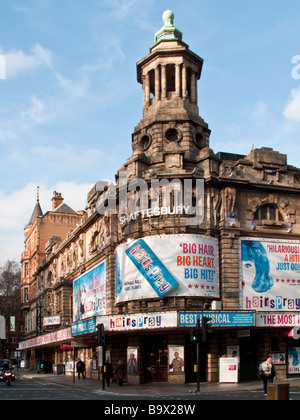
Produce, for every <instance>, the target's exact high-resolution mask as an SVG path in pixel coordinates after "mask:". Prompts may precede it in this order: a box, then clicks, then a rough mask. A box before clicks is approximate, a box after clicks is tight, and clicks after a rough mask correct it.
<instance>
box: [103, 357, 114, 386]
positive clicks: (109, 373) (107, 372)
mask: <svg viewBox="0 0 300 420" xmlns="http://www.w3.org/2000/svg"><path fill="white" fill-rule="evenodd" d="M102 372H103V375H104V379H105V381H106V385H107V386H109V384H110V380H111V378H112V377H113V376H114V369H113V365H112V364H111V363H110V361H109V359H106V361H105V363H104V369H102Z"/></svg>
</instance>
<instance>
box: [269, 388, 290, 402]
mask: <svg viewBox="0 0 300 420" xmlns="http://www.w3.org/2000/svg"><path fill="white" fill-rule="evenodd" d="M289 392H290V384H269V385H268V400H270V401H286V400H289Z"/></svg>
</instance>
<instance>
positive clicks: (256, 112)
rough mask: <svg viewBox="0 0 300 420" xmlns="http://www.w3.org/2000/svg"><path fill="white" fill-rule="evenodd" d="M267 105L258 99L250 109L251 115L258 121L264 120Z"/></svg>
mask: <svg viewBox="0 0 300 420" xmlns="http://www.w3.org/2000/svg"><path fill="white" fill-rule="evenodd" d="M268 110H269V107H268V105H267V104H266V103H265V102H263V101H258V102H257V103H256V104H255V107H254V109H253V111H252V114H251V115H252V117H253V118H254V119H255V120H258V121H264V120H265V119H266V118H267V116H268Z"/></svg>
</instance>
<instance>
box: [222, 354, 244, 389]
mask: <svg viewBox="0 0 300 420" xmlns="http://www.w3.org/2000/svg"><path fill="white" fill-rule="evenodd" d="M238 363H239V359H238V357H221V358H220V369H219V382H220V383H222V382H223V383H237V382H238Z"/></svg>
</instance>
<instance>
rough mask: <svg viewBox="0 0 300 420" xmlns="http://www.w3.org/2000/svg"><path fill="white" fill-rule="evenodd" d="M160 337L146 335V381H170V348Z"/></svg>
mask: <svg viewBox="0 0 300 420" xmlns="http://www.w3.org/2000/svg"><path fill="white" fill-rule="evenodd" d="M163 347H166V346H165V345H164V343H163V342H162V340H161V339H160V337H145V341H144V356H145V380H146V382H168V372H169V367H168V350H167V349H166V348H163Z"/></svg>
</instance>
